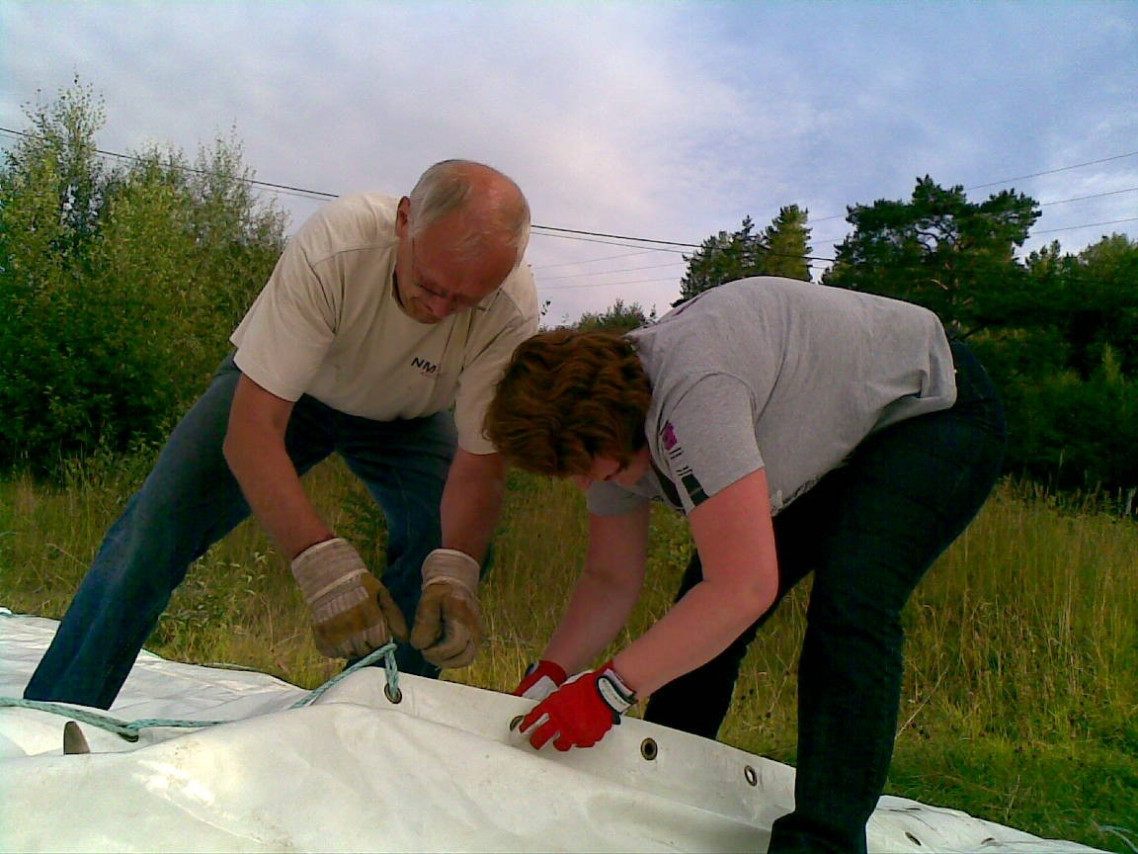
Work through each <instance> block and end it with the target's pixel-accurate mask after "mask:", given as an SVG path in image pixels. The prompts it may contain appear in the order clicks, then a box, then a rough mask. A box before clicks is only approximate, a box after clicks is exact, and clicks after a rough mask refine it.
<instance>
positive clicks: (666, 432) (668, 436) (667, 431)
mask: <svg viewBox="0 0 1138 854" xmlns="http://www.w3.org/2000/svg"><path fill="white" fill-rule="evenodd" d="M660 438H662V439H663V440H664V450H665V451H670V450H672V448H674V447H676V442H677V441H678V440H677V439H676V428H674V427H673V426H672V422H671V421H665V422H664V429H663V430H662V431H660Z"/></svg>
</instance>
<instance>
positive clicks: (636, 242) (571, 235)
mask: <svg viewBox="0 0 1138 854" xmlns="http://www.w3.org/2000/svg"><path fill="white" fill-rule="evenodd" d="M0 133H4V134H8V135H10V136H15V137H20V138H24V139H42V137H40V136H39V135H37V134H32V133H27V132H25V131H18V130H13V129H11V128H6V127H0ZM92 150H93V151H94V152H95V153H96V154H98V155H100V156H102V157H111V158H115V159H117V160H125V161H129V162H134V163H145V162H147V161H146V159H145V158H143V157H139V156H137V155H130V154H122V153H120V152H116V151H107V150H105V149H101V148H95V149H92ZM1134 156H1138V151H1131V152H1127V153H1125V154H1115V155H1111V156H1109V157H1101V158H1098V159H1096V160H1088V161H1086V162H1083V163H1076V164H1073V165H1070V166H1062V167H1059V168H1056V169H1047V170H1044V171H1041V172H1033V173H1030V174H1028V175H1020V176H1018V177H1015V178H1006V179H1003V180H1001V181H990V182H988V183H985V184H975V185H973V186H970V187H966V188H965V189H966V190H978V189H983V188H985V187H993V186H997V185H999V184H1008V183H1011V182H1013V181H1023V180H1026V179H1028V178H1037V177H1040V176H1043V175H1053V174H1056V173H1059V172H1068V171H1071V170H1073V169H1082V168H1084V167H1086V166H1095V165H1098V164H1101V163H1109V162H1112V161H1115V160H1122V159H1125V158H1128V157H1134ZM170 165H172V166H176V167H177V168H179V169H182V170H184V171H186V172H192V173H194V174H199V175H207V174H209V172H208V170H204V169H198V168H196V167H193V166H188V165H184V164H170ZM239 180H241V181H244V182H245V183H247V184H249V185H251V186H256V187H261V188H264V189H266V190H269V191H271V192H274V193H285V194H288V195H296V196H300V197H302V198H317V199H336V198H339V196H338V195H337V194H336V193H328V192H324V191H321V190H310V189H307V188H304V187H294V186H291V185H289V184H279V183H274V182H271V181H261V180H258V179H255V178H240V179H239ZM1135 190H1138V187H1129V188H1126V189H1122V190H1111V191H1107V192H1103V193H1094V194H1091V195H1086V196H1077V197H1074V198H1070V199H1062V200H1058V201H1053V202H1041V203H1040V207H1044V206H1047V205H1058V204H1066V203H1068V202H1075V201H1084V200H1087V199H1095V198H1102V197H1104V196H1111V195H1118V194H1121V193H1128V192H1133V191H1135ZM842 216H843V215H841V214H835V215H834V216H829V217H821V218H819V219H815V220H813V222H814V223H818V222H825V221H827V220H831V219H839V218H842ZM1132 221H1134V220H1133V219H1121V220H1112V221H1109V222H1102V223H1088V224H1086V225H1074V226H1066V227H1063V228H1054V229H1048V230H1045V231H1037V232H1035V233H1036V234H1050V233H1053V232H1057V231H1073V230H1076V229H1079V228H1094V227H1099V226H1103V225H1115V224H1118V223H1123V222H1132ZM531 230H532V231H533V232H534V233H537V234H540V235H541V236H543V237H557V238H563V239H567V240H577V241H581V242H585V243H601V244H605V245H609V246H625V247H628V248H635V249H638V250H640V251H639V252H636V253H628V254H641V252H643V253H647V252H672V253H675V254H683V253H684V250H689V249H700V248H702V244H698V243H684V242H680V241H674V240H660V239H656V238H649V237H634V236H631V235H623V234H609V233H605V232H596V231H587V230H584V229H576V228H562V227H558V226H547V225H539V224H536V223H535V224H533V225H532V226H531ZM839 239H840V238H837V237H835V238H833V239H826V240H822V241H820V242H821V243H835V242H836V241H837V240H839ZM766 251H767V252H768V254H771V255H776V256H779V257H793V258H802V259H803V260H805V261H813V262H822V263H832V262H833V261H834V260H835V259H833V258H825V257H819V256H813V255H788V254H786V253H776V252H771V251H770V250H766ZM612 257H614V258H615V257H624V256H612ZM599 260H611V259H592V261H599ZM592 261H583V262H578V263H591V262H592ZM570 263H572V262H570ZM551 266H562V265H551ZM661 266H663V265H661ZM811 266H813V265H811ZM634 269H649V268H634ZM614 272H620V271H614ZM566 278H568V277H566ZM630 284H631V283H630Z"/></svg>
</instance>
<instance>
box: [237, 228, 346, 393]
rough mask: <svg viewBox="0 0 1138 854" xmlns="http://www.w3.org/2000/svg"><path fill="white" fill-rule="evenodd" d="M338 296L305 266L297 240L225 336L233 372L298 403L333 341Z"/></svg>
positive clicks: (300, 241) (299, 242) (300, 238)
mask: <svg viewBox="0 0 1138 854" xmlns="http://www.w3.org/2000/svg"><path fill="white" fill-rule="evenodd" d="M341 297H342V295H341V294H339V293H337V292H336V288H335V287H334V286H333V285H330V284H329V283H328V282H326V281H325V280H324V279H323V278H322V277H321V276H320V275H318V274H317V272H316V270H314V269H313V267H312V265H310V264H309V261H308V258H307V256H306V254H305V252H304V248H303V243H302V235H297V236H296V237H295V238H294V239H293V240H292V241H290V242H289V244H288V245H287V246H286V247H285V250H284V253H283V254H282V255H281V258H280V260H279V261H278V262H277V266H276V268H275V269H274V270H273V274H272V276H270V277H269V281H268V283H267V284H266V285H265V288H264V290H262V291H261V293H260V295H259V296H258V297H257V299H256V301H255V302H254V303H253V306H252V308H250V309H249V312H248V314H246V315H245V318H244V320H242V321H241V324H240V325H239V326H238V327H237V329H236V330H235V331H234V333H233V335H232V336H231V337H230V341H232V343H233V344H234V345H236V347H237V355H236V357H235V361H236V363H237V367H239V368H240V369H241V371H242V372H243V373H244V374H245V375H246V376H248V377H249V378H250V379H251V380H253V381H254V382H255V383H257V385H259V386H261V387H262V388H264V389H266V390H267V391H269V392H271V393H273V394H275V395H276V396H277V397H280V398H283V399H285V400H292V401H296V400H299V399H300V396H301V395H302V394H304V392H305V391H306V390H307V389H308V387H309V385H310V384H311V382H312V379H313V378H314V377H315V376H316V374H317V372H318V371H319V370H320V366H321V364H322V363H323V361H324V357H325V354H326V353H327V351H328V348H329V347H330V346H331V344H332V340H333V338H334V337H335V334H336V327H337V317H338V313H339V305H340V304H341Z"/></svg>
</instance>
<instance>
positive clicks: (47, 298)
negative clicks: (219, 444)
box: [0, 81, 285, 474]
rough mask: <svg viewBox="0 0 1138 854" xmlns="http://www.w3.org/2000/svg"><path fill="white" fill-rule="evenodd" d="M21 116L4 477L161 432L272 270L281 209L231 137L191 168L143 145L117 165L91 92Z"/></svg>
mask: <svg viewBox="0 0 1138 854" xmlns="http://www.w3.org/2000/svg"><path fill="white" fill-rule="evenodd" d="M26 112H27V115H28V119H29V122H30V125H31V129H30V130H29V131H28V132H27V133H26V134H24V135H23V136H21V137H20V139H19V140H18V141H17V142H16V143H15V144H14V145H13V146H12V147H11V148H10V149H9V150H8V151H6V152H5V155H4V158H3V162H2V165H0V316H3V317H4V318H5V322H4V324H3V325H2V326H0V411H3V412H4V418H3V419H0V470H3V469H10V468H12V467H13V466H27V467H29V468H31V469H32V470H34V471H37V472H40V473H47V474H52V473H55V472H56V471H57V470H59V468H60V466H61V465H62V464H63V462H64V460H65V459H66V458H67V457H69V456H70V455H74V454H78V453H86V452H89V451H91V450H93V449H95V448H106V449H110V450H112V451H115V450H123V449H125V448H127V447H128V446H129V445H130V444H131V443H132V442H133V441H136V440H146V439H156V438H159V437H160V436H161V435H162V434H163V433H164V432H165V430H166V429H167V428H168V426H169V423H170V422H171V421H172V420H173V419H174V418H176V417H177V416H178V415H179V414H180V412H181V411H182V410H183V409H184V408H185V406H186V405H187V404H188V403H189V402H190V401H192V400H193V399H194V398H195V397H196V396H197V395H198V394H199V393H200V391H201V389H202V388H203V387H204V385H205V383H206V382H208V379H209V376H210V375H211V373H212V370H213V368H214V367H216V364H217V362H218V361H219V360H220V358H221V356H222V355H224V353H225V349H226V347H227V342H226V339H227V338H228V335H229V333H230V332H231V331H232V329H233V327H234V326H235V325H236V323H237V322H238V320H239V319H240V317H241V315H242V313H243V312H244V310H245V309H246V308H247V306H248V305H249V303H250V302H251V300H252V298H253V295H254V294H255V293H256V292H257V291H258V290H259V289H260V287H261V286H262V285H263V283H264V281H265V279H266V278H267V276H268V274H269V272H271V270H272V266H273V264H274V263H275V261H276V258H277V256H278V255H279V253H280V249H281V248H282V246H283V241H284V227H285V218H284V216H283V214H281V213H280V212H279V211H278V210H277V209H276V208H275V207H274V206H273V205H272V204H270V205H262V204H261V203H260V202H259V201H258V200H256V199H255V197H254V196H253V193H252V191H251V189H250V183H249V177H250V174H249V172H248V170H246V169H245V168H244V167H243V166H242V165H241V153H240V147H239V146H238V145H237V144H236V143H233V142H232V141H225V140H218V141H217V142H216V143H215V145H214V147H213V149H210V150H205V151H203V152H202V153H201V154H200V155H199V157H198V160H197V162H196V164H195V165H194V166H190V165H189V163H188V162H187V161H186V158H185V157H184V155H182V154H181V153H180V152H178V151H173V150H162V149H160V148H152V149H151V150H149V151H146V152H143V153H142V154H139V155H137V156H133V157H132V158H129V159H128V161H127V163H126V165H120V166H118V167H117V168H114V169H110V168H107V167H106V166H105V164H104V162H103V160H102V158H101V156H100V155H99V154H98V151H97V148H96V144H95V134H96V133H97V131H98V130H99V129H100V128H101V126H102V123H103V121H104V116H103V111H102V105H101V102H100V101H98V100H97V99H96V98H95V97H94V95H93V93H92V90H91V89H90V87H84V86H83V85H82V84H80V83H79V82H78V81H76V83H75V86H74V88H72V89H71V90H67V91H64V92H62V93H61V94H60V96H59V98H58V99H57V100H56V101H55V102H53V103H50V104H42V103H41V104H36V105H33V106H29V107H27V108H26Z"/></svg>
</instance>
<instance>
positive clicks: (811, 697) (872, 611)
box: [645, 343, 1006, 852]
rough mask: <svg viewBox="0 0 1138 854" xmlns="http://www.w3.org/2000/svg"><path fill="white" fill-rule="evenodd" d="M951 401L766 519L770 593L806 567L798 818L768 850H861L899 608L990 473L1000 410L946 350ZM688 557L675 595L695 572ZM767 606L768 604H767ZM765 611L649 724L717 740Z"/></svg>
mask: <svg viewBox="0 0 1138 854" xmlns="http://www.w3.org/2000/svg"><path fill="white" fill-rule="evenodd" d="M952 350H953V356H954V360H955V363H956V381H957V387H958V388H957V401H956V404H955V405H954V406H953V407H952V408H951V409H948V410H946V411H943V412H937V413H932V414H929V415H923V416H920V417H918V418H913V419H910V420H907V421H903V422H901V423H899V424H895V425H893V426H891V427H888V428H886V429H884V430H882V431H880V432H878V433H876V434H874V435H872V436H870V437H869V438H868V439H867V440H866V441H865V442H863V443H862V444H861V446H860V447H858V449H857V450H856V451H855V452H854V453H853V454H852V456H851V457H850V458H849V460H848V464H847V465H844V466H843V467H841V468H839V469H836V470H834V471H832V472H830V473H829V474H827V475H826V476H825V477H824V478H823V479H822V480H821V481H819V482H818V484H817V485H816V486H815V487H814V488H812V489H811V490H810V491H809V492H807V493H806V494H805V495H803V496H801V497H800V498H798V499H797V500H795V501H794V502H793V503H792V504H791V505H790V506H789V507H787V508H786V509H785V510H784V511H782V512H781V513H780V514H779V515H777V516H776V517H775V519H774V529H775V540H776V544H777V548H778V556H779V598H780V599H781V597H782V596H784V595H785V594H786V592H787V591H788V590H790V588H792V587H793V586H794V585H795V584H797V583H798V582H799V581H800V580H802V578H803V577H805V576H806V575H807V574H808V573H810V572H813V573H814V581H813V588H812V591H811V594H810V605H809V609H808V612H807V628H806V637H805V640H804V642H803V646H802V653H801V657H800V660H799V664H798V758H797V761H796V766H797V775H796V780H795V792H794V797H795V810H794V812H793V813H791V814H789V815H786V816H784V817H782V818H780V819H779V820H778V821H777V822H775V825H774V831H773V834H772V837H771V845H770V851H772V852H773V851H780V852H786V851H833V852H837V851H842V852H847V851H851V852H853V851H862V852H863V851H865V845H866V842H865V824H866V822H867V821H868V820H869V816H870V815H871V814H872V812H873V810H874V809H875V807H876V805H877V799H878V797H879V795H880V794H881V791H882V789H883V788H884V786H885V781H886V776H887V774H888V770H889V763H890V761H891V759H892V756H893V740H894V737H895V734H896V726H897V711H898V706H899V704H900V696H901V678H902V669H903V661H902V644H903V639H904V637H903V632H902V628H901V620H900V615H901V610H902V609H903V607H904V606H905V602H906V601H907V600H908V598H909V595H910V594H911V593H912V592H913V589H914V588H915V587H916V585H917V582H919V581H920V579H921V577H922V576H923V575H924V574H925V571H926V570H927V569H928V568H929V567H930V566H931V565H932V563H933V562H934V561H935V560H936V558H937V557H938V556H939V555H940V554H941V553H942V552H943V551H944V550H945V549H946V548H947V547H948V546H949V544H950V543H952V541H953V540H955V539H956V538H957V537H958V536H959V535H960V534H961V532H963V530H964V529H965V527H966V526H967V525H968V523H969V522H970V521H971V520H972V518H973V517H974V516H975V515H976V513H977V511H978V510H979V509H980V507H981V505H982V504H983V503H984V501H985V499H986V498H987V496H988V494H989V492H990V491H991V488H992V485H993V484H994V482H995V480H996V478H997V476H998V475H999V471H1000V466H1001V463H1002V459H1003V450H1004V444H1005V433H1006V431H1005V424H1004V415H1003V409H1002V407H1001V405H1000V402H999V399H998V396H997V394H996V392H995V390H994V389H993V387H992V384H991V382H990V381H989V379H988V377H987V375H986V374H985V373H984V370H983V368H982V367H981V366H980V364H979V363H978V362H977V361H976V359H975V357H974V356H973V355H972V354H971V353H970V352H969V351H968V349H967V348H966V347H964V345H963V344H960V343H953V345H952ZM702 575H703V573H702V568H701V565H700V561H699V555H698V554H697V555H695V556H693V558H692V560H691V563H690V564H689V566H688V568H687V572H686V573H685V575H684V580H683V584H682V586H681V589H680V592H679V596H680V597H682V596H683V595H684V593H685V592H686V591H687V590H688V589H690V588H691V587H692V586H693V585H694V584H696V583H698V582H699V581H700V579H701V578H702ZM772 610H773V609H772ZM769 615H770V613H769V612H768V614H766V615H764V617H763V618H762V619H761V620H759V621H758V622H757V623H756V624H755V625H754V626H752V627H751V628H750V629H748V630H747V631H746V632H745V633H744V634H743V635H742V636H741V637H739V639H738V640H737V641H735V643H734V644H732V646H731V647H730V648H728V649H727V650H726V651H725V652H723V653H722V654H721V655H719V656H718V657H717V658H715V659H714V660H712V661H710V662H709V663H707V664H706V665H704V666H703V667H700V668H698V669H697V670H695V671H693V672H691V673H689V674H687V675H685V676H682V677H680V678H679V679H677V680H675V681H674V682H672V683H670V684H668V685H666V686H665V687H664V688H662V689H660V690H659V691H657V692H656V693H655V694H653V696H652V698H651V701H650V702H649V704H648V708H647V710H646V713H645V717H646V718H647V719H648V720H650V721H654V722H656V723H660V724H664V725H665V726H670V727H673V728H675V729H680V730H684V731H686V732H691V733H695V734H697V735H702V736H705V737H707V738H715V737H716V734H717V733H718V731H719V727H720V724H721V723H722V722H723V718H724V717H725V716H726V714H727V709H728V706H729V705H730V703H731V696H732V692H733V690H734V687H735V680H736V678H737V676H738V674H739V667H740V664H741V663H742V660H743V656H744V655H745V654H746V651H747V647H748V645H749V644H750V643H751V641H752V640H753V639H754V637H755V633H756V630H757V629H758V628H759V626H760V625H762V623H763V622H764V621H765V620H766V619H767V617H769Z"/></svg>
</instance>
